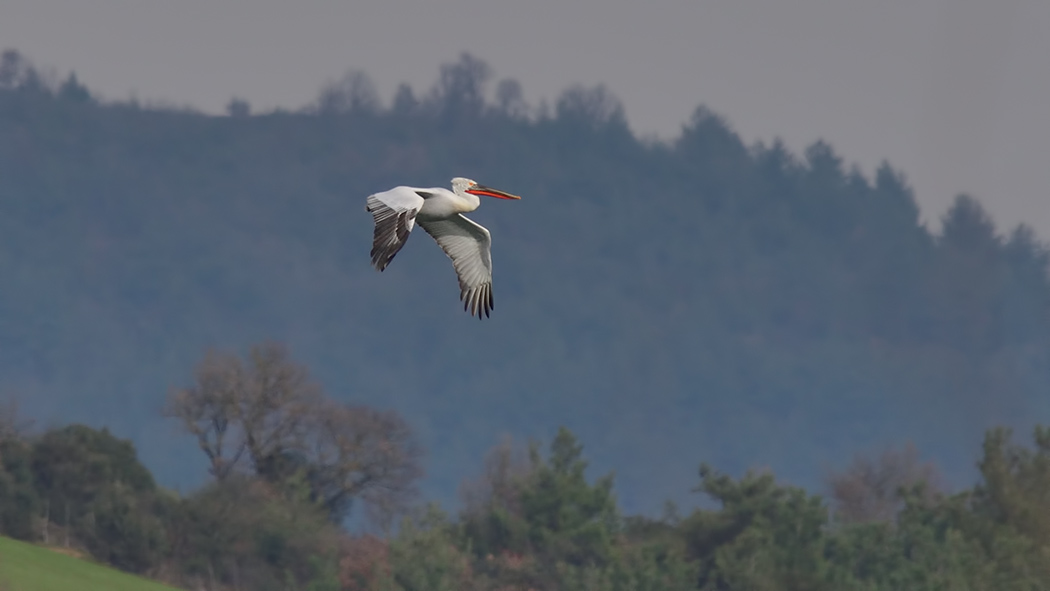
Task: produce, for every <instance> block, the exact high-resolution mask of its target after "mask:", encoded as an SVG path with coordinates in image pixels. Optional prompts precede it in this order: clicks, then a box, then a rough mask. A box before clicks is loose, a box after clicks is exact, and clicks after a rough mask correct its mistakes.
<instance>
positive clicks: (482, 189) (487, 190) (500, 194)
mask: <svg viewBox="0 0 1050 591" xmlns="http://www.w3.org/2000/svg"><path fill="white" fill-rule="evenodd" d="M467 193H470V194H471V195H485V196H486V197H495V198H496V199H521V197H518V196H517V195H511V194H510V193H506V192H504V191H500V190H499V189H493V188H491V187H486V186H484V185H474V186H473V187H471V188H469V189H467Z"/></svg>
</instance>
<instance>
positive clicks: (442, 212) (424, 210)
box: [365, 177, 521, 319]
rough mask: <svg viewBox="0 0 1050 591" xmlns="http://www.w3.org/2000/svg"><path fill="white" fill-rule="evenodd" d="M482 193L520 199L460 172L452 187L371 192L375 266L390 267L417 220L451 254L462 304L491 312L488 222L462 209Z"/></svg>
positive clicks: (470, 206) (475, 311)
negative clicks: (463, 175) (470, 216)
mask: <svg viewBox="0 0 1050 591" xmlns="http://www.w3.org/2000/svg"><path fill="white" fill-rule="evenodd" d="M478 195H485V196H487V197H496V198H497V199H521V197H518V196H517V195H511V194H510V193H505V192H503V191H500V190H498V189H493V188H492V187H486V186H484V185H479V184H478V183H476V182H475V181H472V180H470V179H465V178H462V177H456V178H454V179H452V190H451V191H449V190H448V189H444V188H440V187H435V188H431V189H419V188H416V187H404V186H402V187H394V188H393V189H390V190H389V191H383V192H382V193H375V194H374V195H369V196H368V205H367V206H366V207H365V209H366V210H367V211H368V212H369V213H371V214H372V216H373V217H374V218H375V224H376V227H375V235H374V237H373V239H372V266H374V267H375V268H376V269H377V270H379V271H383V270H384V269H386V267H387V265H389V264H390V261H392V260H393V259H394V255H396V254H397V253H398V251H400V250H401V247H403V246H404V245H405V242H407V241H408V234H409V233H410V232H411V231H412V228H413V227H415V224H416V222H419V225H420V226H423V229H424V230H426V232H427V234H430V236H431V237H432V238H433V239H434V240H435V241H437V243H438V246H440V247H441V249H442V250H444V251H445V254H446V255H448V258H450V259H452V266H453V267H454V268H455V269H456V275H458V276H459V299H460V300H461V301H462V302H463V310H464V311H467V310H469V312H470V314H471V315H472V316H473V315H477V317H478V319H481V318H482V314H484V315H485V317H488V315H489V312H491V311H492V309H493V307H494V306H493V302H492V256H491V253H490V247H491V245H492V235H491V234H489V231H488V230H486V229H485V227H484V226H482V225H480V224H476V223H474V222H472V221H471V220H470V219H469V218H467V217H466V216H464V215H463V214H464V213H467V212H470V211H474V210H475V209H477V208H478V206H479V205H481V200H480V199H478Z"/></svg>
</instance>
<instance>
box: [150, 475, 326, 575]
mask: <svg viewBox="0 0 1050 591" xmlns="http://www.w3.org/2000/svg"><path fill="white" fill-rule="evenodd" d="M326 517H327V516H326V515H325V513H324V512H323V510H321V509H320V508H318V507H317V506H316V505H314V504H313V503H309V502H303V501H302V500H299V499H295V498H288V497H286V496H283V495H281V494H279V492H278V491H276V490H275V489H273V488H272V487H270V486H269V485H267V484H266V483H264V482H262V481H260V480H257V479H253V478H247V477H231V478H228V479H225V480H223V481H220V482H215V483H212V484H210V485H208V486H206V487H205V488H203V489H202V490H200V491H199V492H197V493H195V494H193V495H191V496H189V497H187V498H186V499H184V500H183V501H182V502H181V503H180V504H179V505H178V507H177V509H176V510H175V512H174V513H173V514H172V515H171V516H170V518H169V529H168V533H169V537H170V539H171V540H172V541H171V546H172V552H171V557H170V560H171V561H172V562H173V563H174V565H175V567H176V568H177V569H178V570H179V571H180V572H179V573H178V578H179V579H180V580H182V581H185V582H186V584H207V585H213V586H214V585H221V586H226V585H229V586H234V587H243V588H250V589H258V590H260V591H264V590H268V589H275V590H276V589H285V588H287V585H292V586H294V587H296V588H298V587H302V586H306V585H310V584H316V585H317V586H318V588H323V587H324V586H325V585H330V584H331V580H332V576H333V575H332V573H333V570H334V568H335V567H334V564H333V563H334V561H335V560H336V557H335V550H334V548H335V547H336V545H337V544H336V541H337V539H338V536H337V530H336V529H335V527H334V526H332V525H331V524H329V523H328V521H327V519H326Z"/></svg>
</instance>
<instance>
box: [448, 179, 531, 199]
mask: <svg viewBox="0 0 1050 591" xmlns="http://www.w3.org/2000/svg"><path fill="white" fill-rule="evenodd" d="M452 191H453V192H455V193H458V194H460V195H462V194H463V193H470V194H471V195H486V196H488V197H496V198H497V199H521V197H518V196H517V195H511V194H510V193H506V192H504V191H500V190H499V189H493V188H492V187H486V186H485V185H479V184H478V183H477V182H475V181H472V180H470V179H465V178H463V177H461V176H457V177H456V178H454V179H452Z"/></svg>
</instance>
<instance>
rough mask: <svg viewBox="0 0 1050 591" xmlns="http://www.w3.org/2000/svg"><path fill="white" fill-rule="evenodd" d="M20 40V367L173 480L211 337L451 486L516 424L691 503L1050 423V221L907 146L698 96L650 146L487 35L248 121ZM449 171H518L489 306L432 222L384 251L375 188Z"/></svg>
mask: <svg viewBox="0 0 1050 591" xmlns="http://www.w3.org/2000/svg"><path fill="white" fill-rule="evenodd" d="M4 63H5V65H4V67H6V68H7V69H6V70H2V68H0V70H2V71H0V277H3V284H2V285H0V388H2V390H0V391H6V392H11V393H16V394H18V395H19V397H20V398H21V399H22V401H23V405H24V406H25V410H26V412H27V414H30V415H34V416H37V417H41V418H43V419H44V420H45V421H47V420H54V421H62V422H66V421H74V420H79V421H87V422H89V423H92V424H106V425H109V426H110V427H111V429H112V430H113V431H115V432H116V433H119V434H121V435H126V436H130V437H132V438H133V439H135V440H136V442H137V444H138V445H139V447H140V450H141V453H142V456H143V457H144V459H145V461H146V463H147V464H148V465H149V467H150V468H151V469H152V470H153V471H154V472H155V473H156V474H157V475H158V477H159V478H160V480H161V482H162V483H164V484H168V485H176V484H178V485H180V486H190V485H193V484H195V483H197V482H199V480H200V478H201V477H202V476H203V470H204V461H203V457H200V454H199V452H198V450H197V449H196V446H195V444H194V443H193V441H191V440H189V439H185V438H180V437H178V436H177V435H176V434H175V431H174V427H173V426H172V425H169V424H168V423H167V422H165V421H164V420H163V419H161V418H160V417H159V414H158V410H159V407H160V404H161V401H162V399H163V397H164V395H165V393H166V391H167V390H168V388H169V387H171V386H174V385H179V384H184V383H186V382H188V381H189V379H190V376H191V372H192V368H193V365H194V364H195V363H196V361H197V360H198V359H199V358H200V357H201V356H202V355H203V352H204V350H205V349H206V348H207V347H209V346H219V347H229V348H236V349H239V350H243V349H244V348H245V347H247V345H248V344H249V343H252V342H255V341H258V340H261V339H264V338H272V339H277V340H282V341H285V342H287V343H288V344H289V346H290V347H291V350H292V352H293V354H294V355H295V356H296V358H297V359H299V360H301V361H302V362H304V363H306V364H307V365H309V366H310V367H311V368H313V369H314V371H315V372H316V375H317V376H318V377H319V378H320V380H321V381H322V382H323V383H324V384H325V386H326V387H327V389H328V390H329V391H330V392H332V393H333V394H335V395H337V396H338V397H340V398H346V399H353V400H358V401H361V402H365V403H370V404H374V405H377V406H381V407H389V408H395V409H397V410H399V411H401V412H403V413H404V414H405V416H406V417H408V418H409V419H410V421H411V423H412V424H413V425H414V426H415V427H416V428H417V429H418V430H419V433H420V434H421V436H422V439H423V441H424V443H425V444H426V446H427V449H428V461H427V469H428V474H429V476H428V480H427V488H428V491H429V492H430V493H431V495H433V496H438V497H440V498H444V499H452V498H454V495H455V490H456V486H457V484H458V483H459V481H460V480H461V478H463V477H464V476H466V475H470V474H472V473H474V472H475V471H476V469H477V466H476V458H477V457H479V455H480V452H481V451H482V450H484V449H485V448H487V447H488V446H490V445H492V444H494V443H495V442H496V441H497V440H498V437H499V435H500V434H502V433H510V434H513V435H515V436H516V437H520V438H526V437H529V436H544V437H545V438H549V436H550V435H551V434H552V433H553V432H554V430H555V429H556V428H557V426H558V425H559V424H565V425H567V426H569V427H570V428H571V429H572V430H573V431H574V432H576V433H577V434H578V435H579V436H580V438H581V439H582V440H584V441H587V442H588V452H589V454H590V455H591V457H592V459H593V460H594V462H593V463H594V465H595V467H596V468H597V469H598V470H609V469H615V470H616V473H617V480H618V486H617V489H618V490H619V491H621V493H622V494H623V496H624V499H623V501H624V505H625V506H626V507H627V508H629V509H631V510H649V509H654V508H656V507H657V506H658V505H659V503H660V502H661V501H662V500H663V495H664V494H665V493H664V491H668V490H678V491H680V492H681V496H680V497H679V500H682V499H688V498H689V492H688V491H689V488H690V487H691V486H693V484H694V483H695V482H696V478H697V477H696V468H697V466H698V465H699V463H700V461H702V460H703V461H708V462H710V463H712V464H714V465H716V466H718V467H720V468H722V469H725V470H729V471H736V470H738V469H741V468H743V467H746V466H749V465H769V466H772V467H774V468H775V469H776V472H777V474H778V475H780V476H781V478H787V479H788V480H794V481H796V482H800V483H804V484H812V483H814V482H816V481H817V479H819V477H820V473H819V471H816V468H815V467H817V466H820V465H821V464H822V462H828V463H835V464H841V463H843V462H845V461H846V460H847V459H848V458H849V455H850V454H851V453H852V451H854V450H858V449H862V448H868V447H870V446H872V445H875V444H878V443H879V442H883V441H889V440H892V441H900V440H901V439H903V438H912V439H914V440H915V441H916V443H917V444H918V445H919V447H920V449H923V450H924V451H925V452H926V453H928V454H930V455H931V456H933V457H934V458H936V459H937V460H939V461H940V463H941V464H942V465H943V466H944V468H945V469H946V471H947V472H948V473H949V475H950V476H953V477H954V478H956V479H957V480H959V479H966V480H968V478H969V475H970V471H971V469H972V465H971V462H972V458H973V457H975V456H976V454H977V451H978V450H977V449H976V448H975V446H974V442H976V441H978V439H979V435H978V434H979V433H980V432H981V430H982V429H983V428H984V427H986V426H989V425H992V424H996V423H1006V424H1014V425H1027V424H1029V423H1031V422H1033V421H1038V420H1040V419H1041V420H1046V419H1047V416H1048V410H1050V408H1048V404H1047V399H1046V395H1045V386H1044V385H1045V384H1046V383H1047V378H1048V377H1050V375H1048V374H1050V366H1048V361H1050V359H1048V353H1050V341H1048V337H1050V330H1048V329H1050V326H1048V316H1047V314H1046V312H1047V304H1048V302H1050V299H1048V298H1050V286H1048V281H1047V275H1046V262H1047V254H1046V251H1045V249H1044V247H1043V246H1042V245H1041V243H1039V242H1038V241H1037V240H1036V239H1035V238H1034V237H1033V236H1032V234H1031V233H1030V232H1029V231H1027V230H1025V229H1023V228H1022V229H1018V230H1017V231H1014V232H1012V233H1007V234H1006V235H1001V232H999V231H997V230H996V229H995V228H994V227H993V226H992V224H991V222H990V221H989V220H988V219H987V216H986V215H985V214H984V212H983V211H982V210H981V208H980V206H979V205H978V204H977V203H976V202H975V201H973V200H971V199H968V198H961V199H960V200H959V201H957V203H956V205H955V207H954V208H953V209H952V210H951V211H950V212H947V213H946V214H945V216H946V217H945V230H944V234H943V236H934V235H931V234H930V232H928V231H927V230H926V229H925V228H924V227H922V226H921V225H920V224H919V222H918V210H917V207H916V205H915V202H914V199H913V197H912V194H911V191H910V189H909V188H908V187H907V185H906V183H905V182H904V180H903V178H902V175H901V174H900V173H898V172H896V171H893V170H892V169H890V168H889V167H888V166H886V167H883V168H882V169H880V170H879V171H878V173H877V174H876V175H874V178H866V177H864V176H862V175H860V174H859V173H857V172H855V171H853V170H851V169H850V168H849V167H848V166H847V164H846V163H844V162H843V160H842V159H841V157H840V156H838V155H837V154H835V153H834V151H833V150H832V148H831V147H830V146H828V145H827V144H823V143H819V144H816V145H814V146H812V147H811V148H810V149H809V150H807V152H806V153H805V154H801V155H800V154H791V153H788V152H787V151H786V150H785V149H784V148H783V147H781V146H779V145H773V146H747V145H744V144H743V143H742V141H741V139H740V138H739V137H738V136H737V135H736V134H735V133H734V132H733V131H732V130H731V128H730V127H729V126H728V124H727V123H726V122H724V121H723V120H722V119H720V118H719V117H717V116H716V115H714V114H712V113H711V112H709V111H708V110H706V109H703V108H700V109H698V110H697V112H696V114H695V115H694V117H693V118H692V120H691V121H690V122H689V123H688V124H687V125H686V126H685V127H684V128H683V131H682V134H681V136H680V137H679V138H677V139H676V140H674V141H673V142H669V143H666V144H653V143H647V142H643V141H641V140H639V139H638V138H636V137H635V136H634V135H632V133H631V132H630V130H629V129H628V127H627V125H626V123H625V120H624V118H623V113H622V110H621V109H620V107H619V105H618V103H617V102H616V100H615V98H613V97H611V96H610V95H608V94H607V93H605V92H604V91H603V90H602V89H601V88H593V89H586V88H575V89H570V90H569V91H567V92H566V93H565V94H564V95H563V96H562V97H561V98H560V99H559V101H558V102H557V104H556V105H555V106H554V108H552V109H547V110H546V111H543V110H538V111H536V110H534V111H529V110H527V109H526V106H525V105H524V104H523V103H522V102H521V100H520V95H519V94H516V93H515V92H514V85H513V84H512V83H503V84H501V85H500V86H499V88H500V92H498V93H497V94H498V96H499V100H498V101H497V102H496V103H495V104H490V103H486V102H484V100H483V99H482V98H481V97H482V94H481V89H482V88H483V83H484V81H485V76H484V75H483V74H484V73H485V68H484V67H483V65H482V64H479V63H478V62H475V61H472V60H470V59H464V60H462V61H460V62H459V63H457V64H452V65H449V66H447V67H446V68H444V69H443V70H442V72H441V75H440V77H439V81H438V83H437V84H436V85H435V87H434V88H433V89H431V91H430V92H429V93H428V94H425V95H424V96H422V97H421V98H416V97H415V96H413V95H412V93H411V92H410V91H409V90H408V89H407V88H403V89H402V92H401V93H399V95H398V98H397V100H396V101H395V104H394V105H393V106H392V107H389V108H387V107H386V106H382V105H379V104H378V103H377V102H376V101H375V99H374V92H373V91H371V90H370V87H369V86H368V84H367V80H366V79H365V78H363V77H360V76H358V77H356V78H354V77H351V78H348V79H347V80H346V81H345V84H343V85H342V86H337V87H333V88H330V89H329V90H328V92H327V93H326V94H324V95H322V99H323V100H321V101H319V103H318V104H317V105H314V106H312V107H311V108H306V109H303V110H302V111H301V112H272V113H263V114H257V115H253V114H250V113H249V112H246V111H247V109H246V108H245V107H246V105H240V106H239V107H238V106H235V107H234V108H231V113H233V114H232V115H231V116H223V117H213V116H204V115H201V114H197V113H193V112H184V111H175V110H170V109H167V110H166V109H160V108H149V107H143V106H141V105H137V104H131V103H107V104H100V103H98V102H96V101H94V100H93V99H91V97H90V96H89V95H88V94H87V91H86V89H85V88H84V87H82V86H80V85H79V84H78V83H77V82H76V81H75V80H69V81H67V82H66V83H65V84H64V85H62V86H61V87H59V88H51V87H50V86H48V85H46V84H44V83H43V82H41V81H40V80H39V79H38V78H37V77H36V75H35V74H34V72H33V71H32V70H30V69H28V67H27V66H26V65H25V64H24V63H22V62H17V61H10V60H8V61H7V62H4ZM5 72H6V73H5ZM698 98H699V97H698ZM831 139H832V140H833V139H834V138H831ZM891 156H892V155H891ZM453 176H469V177H472V178H475V179H477V180H479V181H481V182H483V183H488V184H491V185H493V186H497V187H500V188H504V189H506V190H508V191H511V192H514V193H517V194H520V195H522V196H523V199H522V200H521V201H520V202H503V201H497V200H486V201H485V202H484V203H483V205H482V208H481V209H480V210H479V211H478V212H476V213H475V214H473V216H472V217H473V219H475V220H476V221H478V222H479V223H482V224H484V225H485V226H487V227H488V228H489V229H490V230H491V232H492V234H493V237H494V240H493V259H494V265H495V285H494V288H495V289H494V291H495V300H496V309H495V311H494V313H493V316H492V318H491V319H488V320H486V321H483V322H478V321H477V320H475V319H472V318H470V317H468V316H467V315H466V314H464V313H463V312H462V310H461V306H460V304H459V302H458V289H457V285H456V280H455V277H454V275H453V273H452V269H451V265H450V263H449V262H448V260H447V259H446V258H445V257H444V255H443V254H442V253H441V251H440V250H439V249H438V248H437V246H436V245H434V244H433V242H432V241H431V240H430V238H429V237H428V236H426V235H424V234H422V233H419V235H414V236H413V237H412V238H411V239H410V240H409V243H408V245H407V247H406V248H405V249H404V250H403V251H402V252H401V253H400V254H399V255H398V257H397V259H396V260H395V261H394V263H393V264H392V265H391V267H390V268H389V269H388V270H387V271H386V272H385V273H383V274H382V275H380V274H379V273H377V272H375V271H374V270H372V269H371V268H370V267H369V257H368V250H369V247H370V241H371V231H372V225H371V218H370V216H369V215H368V214H367V213H366V212H365V211H364V198H365V196H366V195H368V194H369V193H371V192H375V191H377V190H383V189H387V188H389V187H391V186H394V185H397V184H412V185H417V186H434V185H440V186H446V185H447V184H448V181H449V179H451V178H452V177H453ZM158 434H162V435H167V436H166V437H158ZM656 491H659V492H656Z"/></svg>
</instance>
